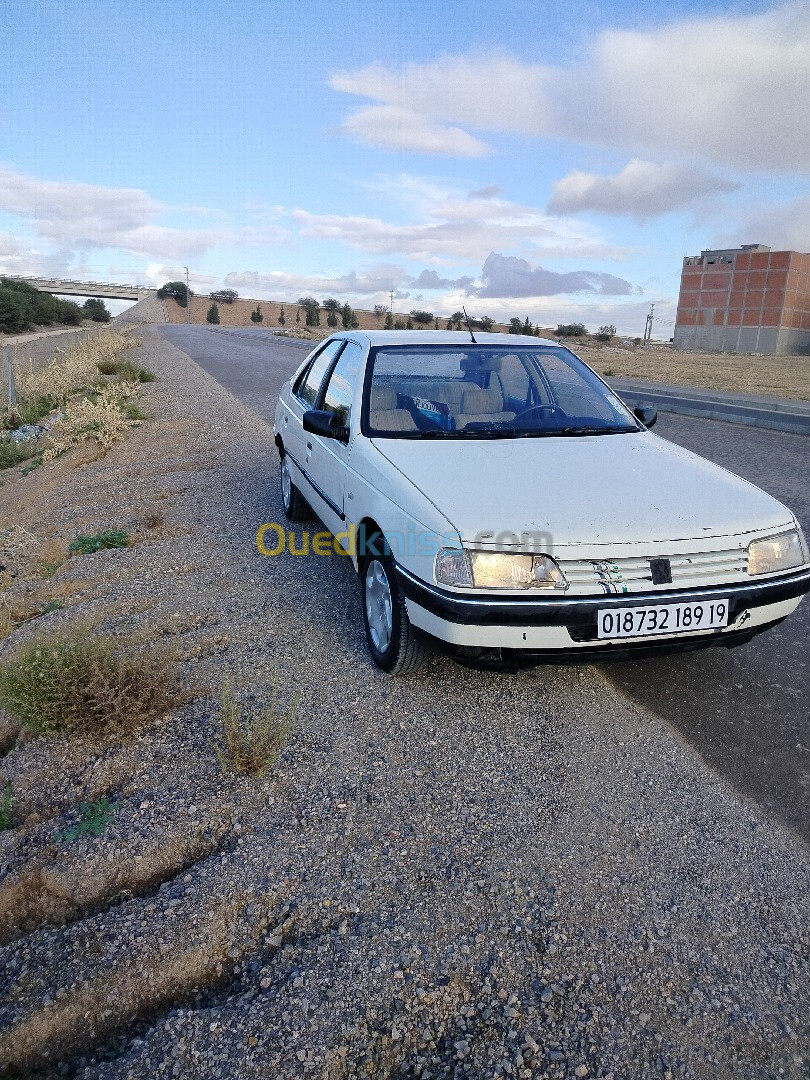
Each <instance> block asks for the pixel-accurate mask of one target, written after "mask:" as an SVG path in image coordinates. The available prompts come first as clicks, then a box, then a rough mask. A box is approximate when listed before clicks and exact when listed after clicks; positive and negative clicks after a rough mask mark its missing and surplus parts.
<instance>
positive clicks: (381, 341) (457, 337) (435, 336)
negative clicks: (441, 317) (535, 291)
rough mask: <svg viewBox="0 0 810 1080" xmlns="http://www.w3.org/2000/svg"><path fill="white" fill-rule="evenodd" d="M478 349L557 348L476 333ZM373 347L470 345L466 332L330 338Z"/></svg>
mask: <svg viewBox="0 0 810 1080" xmlns="http://www.w3.org/2000/svg"><path fill="white" fill-rule="evenodd" d="M473 332H474V334H475V341H476V344H478V345H503V346H507V347H508V346H510V345H559V342H557V341H553V340H552V339H551V338H537V337H534V336H532V335H529V334H486V333H484V332H483V331H479V330H475V331H473ZM330 337H331V338H332V339H333V338H338V339H343V338H350V339H351V340H352V341H356V342H358V343H359V344H365V343H368V344H369V345H371V346H375V345H472V341H471V339H470V332H469V330H339V331H338V332H337V333H335V334H332V335H331V336H330Z"/></svg>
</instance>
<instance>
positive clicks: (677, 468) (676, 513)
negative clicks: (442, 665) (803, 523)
mask: <svg viewBox="0 0 810 1080" xmlns="http://www.w3.org/2000/svg"><path fill="white" fill-rule="evenodd" d="M373 443H374V446H375V447H376V448H377V449H378V450H379V451H380V453H382V454H383V455H384V456H385V457H386V458H387V459H388V460H389V461H390V462H391V463H392V464H393V465H394V466H395V467H396V468H397V469H398V470H399V471H400V472H401V473H402V474H403V475H404V476H405V477H407V478H408V479H409V480H410V481H411V483H413V484H414V485H415V486H416V487H417V488H419V489H420V490H421V491H422V493H423V494H424V495H425V496H426V497H427V498H428V499H430V501H431V502H432V503H433V504H434V505H435V506H436V507H437V509H438V510H439V511H440V512H441V514H442V515H443V516H444V517H445V518H446V519H447V521H448V522H450V524H451V525H452V526H453V527H454V528H455V529H456V530H457V531H458V533H459V535H460V536H461V538H462V540H463V541H465V542H470V541H472V540H475V539H477V540H479V541H480V540H481V538H482V537H481V534H482V533H490V534H491V536H489V537H487V540H486V541H485V542H489V543H492V542H494V541H495V538H496V537H497V536H498V534H502V533H512V534H514V536H515V537H520V536H521V534H523V533H532V532H534V533H543V534H546V535H547V536H548V537H549V539H550V541H551V543H552V544H553V546H554V547H555V548H556V547H558V546H565V545H599V544H633V543H648V542H656V541H674V540H690V539H694V538H696V537H699V538H708V537H725V536H730V535H734V534H737V535H739V534H741V533H748V532H761V531H762V530H771V529H773V530H776V529H779V528H782V527H783V526H785V525H788V524H790V523H791V522H792V520H793V518H792V515H791V513H790V511H789V510H788V509H787V508H786V507H785V506H783V505H782V504H781V503H780V502H778V501H777V500H776V499H774V498H773V497H772V496H770V495H768V494H766V493H765V492H764V491H761V490H760V489H759V488H757V487H755V486H754V485H753V484H750V483H749V482H748V481H747V480H742V479H741V478H740V477H738V476H735V475H733V474H732V473H729V472H727V471H726V470H725V469H722V468H721V467H720V466H719V465H714V464H713V463H712V462H710V461H706V460H705V459H704V458H701V457H698V456H697V455H696V454H692V453H691V452H690V451H688V450H684V449H683V448H682V447H680V446H676V445H675V444H673V443H670V442H667V441H666V440H665V439H661V438H659V437H658V436H656V435H653V434H652V433H651V432H648V431H644V432H637V433H636V432H633V433H629V434H619V435H603V436H576V437H568V438H517V439H481V440H472V439H447V440H430V439H423V440H422V439H375V440H373ZM510 542H511V543H516V542H517V541H516V540H510V539H508V538H503V539H502V540H501V541H500V545H503V544H504V543H510Z"/></svg>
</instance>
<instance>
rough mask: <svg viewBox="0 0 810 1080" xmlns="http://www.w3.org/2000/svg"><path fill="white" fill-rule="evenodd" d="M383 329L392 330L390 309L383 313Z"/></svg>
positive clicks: (392, 322) (392, 319)
mask: <svg viewBox="0 0 810 1080" xmlns="http://www.w3.org/2000/svg"><path fill="white" fill-rule="evenodd" d="M385 329H386V330H393V329H394V316H393V315H392V314H391V312H390V311H386V313H385Z"/></svg>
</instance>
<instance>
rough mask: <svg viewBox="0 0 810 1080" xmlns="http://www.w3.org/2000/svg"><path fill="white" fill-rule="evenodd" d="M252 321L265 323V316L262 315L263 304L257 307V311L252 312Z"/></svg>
mask: <svg viewBox="0 0 810 1080" xmlns="http://www.w3.org/2000/svg"><path fill="white" fill-rule="evenodd" d="M250 321H251V322H252V323H260V322H264V315H262V306H261V304H257V305H256V310H255V311H251V313H250Z"/></svg>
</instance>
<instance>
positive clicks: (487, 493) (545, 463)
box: [275, 330, 810, 673]
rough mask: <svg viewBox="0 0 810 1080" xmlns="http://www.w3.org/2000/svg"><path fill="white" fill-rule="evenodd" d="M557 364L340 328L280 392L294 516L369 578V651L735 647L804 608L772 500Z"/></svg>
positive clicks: (561, 356) (388, 659)
mask: <svg viewBox="0 0 810 1080" xmlns="http://www.w3.org/2000/svg"><path fill="white" fill-rule="evenodd" d="M654 422H655V413H654V411H653V410H651V409H649V410H647V409H637V410H636V411H635V413H634V412H631V411H630V410H629V409H628V408H627V407H626V406H625V405H624V404H623V403H622V402H621V401H620V400H619V398H617V397H616V395H615V394H614V393H613V392H612V391H611V390H610V388H609V387H608V386H607V385H606V384H605V383H604V382H603V381H602V380H601V379H600V378H599V377H598V376H597V375H596V374H595V373H594V372H593V371H591V369H590V368H589V367H587V366H586V365H585V364H584V363H583V362H582V361H581V360H579V359H578V358H577V357H576V356H574V354H573V353H571V352H570V351H569V350H568V349H566V348H564V347H562V346H561V345H559V344H557V343H555V342H553V341H546V340H542V339H538V338H533V337H518V336H506V335H500V334H483V333H481V334H476V335H475V337H474V338H473V335H472V334H471V333H441V332H438V331H424V332H422V331H407V332H403V333H398V332H396V331H374V332H361V331H354V330H350V331H346V332H345V333H337V334H334V335H333V336H332V337H330V338H328V339H327V340H326V341H324V342H323V343H322V344H320V345H319V346H318V348H317V349H315V350H314V351H313V352H312V353H311V354H310V355H309V356H308V357H307V359H306V360H305V361H304V363H303V364H301V366H300V368H299V369H298V371H297V372H296V373H295V375H294V376H293V377H292V379H291V380H290V381H289V382H288V383H286V384H285V386H284V388H283V390H282V393H281V396H280V398H279V402H278V406H277V410H276V418H275V439H276V445H277V446H278V450H279V454H280V455H281V488H282V495H283V501H284V509H285V512H286V514H287V517H288V518H290V519H291V520H293V521H301V520H305V519H306V518H308V517H311V516H313V514H314V515H315V516H317V517H318V518H319V519H320V520H321V521H322V522H323V523H324V525H325V526H326V527H327V529H328V530H329V531H330V532H331V533H333V534H335V536H336V538H337V539H338V541H339V542H340V544H341V545H342V546H343V548H344V549H345V550H346V551H347V553H348V554H349V555H350V556H351V558H352V560H353V563H354V565H355V567H356V569H357V571H358V572H359V574H360V578H361V582H362V593H363V616H364V620H365V627H366V635H367V639H368V647H369V650H370V652H371V656H372V658H373V660H374V662H375V663H376V664H377V665H378V666H379V667H380V668H382V669H383V670H385V671H388V672H392V673H405V672H408V671H411V670H413V669H414V668H415V667H417V666H418V664H419V663H420V662H421V661H422V660H423V659H424V658H425V656H426V653H427V650H428V649H429V648H431V647H432V648H441V649H443V650H445V651H448V650H449V651H452V652H454V653H455V654H456V655H458V656H460V657H462V658H467V660H468V661H472V662H486V660H487V659H488V658H490V657H493V656H495V657H500V658H502V659H507V658H512V659H517V654H518V653H519V654H521V656H522V655H523V654H525V655H526V657H528V658H529V659H531V658H536V659H537V660H550V661H554V662H559V661H566V660H572V659H573V660H580V659H581V660H594V659H603V658H608V657H611V656H617V655H618V656H625V655H628V656H629V655H654V654H656V653H659V652H664V651H667V650H681V649H694V648H701V647H704V646H709V645H724V646H733V645H739V644H742V643H743V642H745V641H748V640H749V639H750V638H751V637H753V636H754V635H755V634H757V633H759V632H760V631H762V630H766V629H767V628H768V627H771V626H774V625H775V624H776V623H778V622H780V621H781V620H782V619H784V618H785V616H787V615H789V614H790V612H792V611H793V610H794V609H795V608H796V607H797V606H798V605H799V603H800V601H801V598H802V596H803V595H804V593H805V592H807V591H808V589H810V559H809V557H808V549H807V544H806V542H805V539H804V536H803V535H802V531H801V528H800V527H799V524H798V522H797V521H796V518H795V517H794V516H793V514H792V513H791V512H790V510H788V509H787V507H785V506H783V505H782V504H781V503H780V502H777V500H776V499H774V498H772V497H771V496H770V495H767V494H766V493H765V492H764V491H760V490H759V489H758V488H756V487H754V486H753V485H752V484H750V483H748V482H747V481H745V480H742V479H740V478H739V477H737V476H734V475H733V474H731V473H729V472H726V471H725V470H724V469H722V468H720V467H719V466H717V465H713V464H711V463H710V462H708V461H706V460H704V459H703V458H700V457H697V456H696V455H695V454H692V453H690V452H689V451H687V450H683V449H681V448H680V447H678V446H675V445H673V444H672V443H670V442H667V441H666V440H665V439H661V438H659V437H658V436H656V435H654V434H652V433H651V432H650V431H649V430H648V429H649V428H650V427H651V426H652V424H653V423H654Z"/></svg>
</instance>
